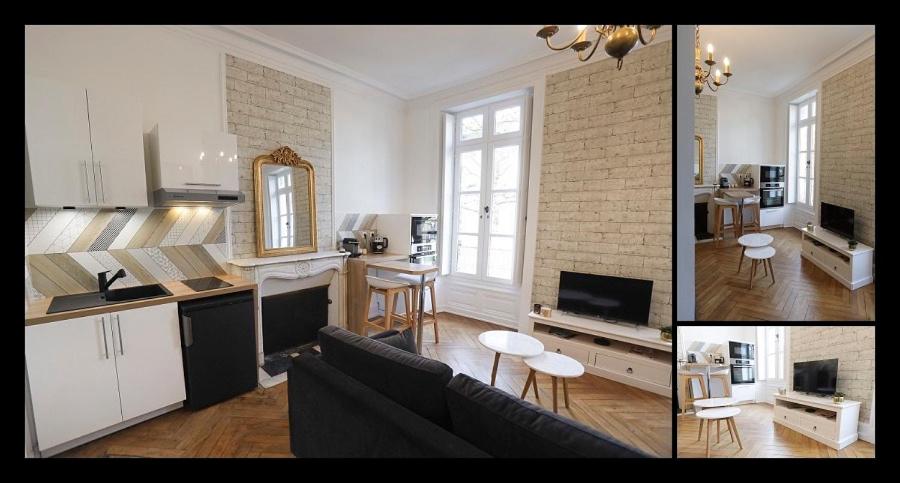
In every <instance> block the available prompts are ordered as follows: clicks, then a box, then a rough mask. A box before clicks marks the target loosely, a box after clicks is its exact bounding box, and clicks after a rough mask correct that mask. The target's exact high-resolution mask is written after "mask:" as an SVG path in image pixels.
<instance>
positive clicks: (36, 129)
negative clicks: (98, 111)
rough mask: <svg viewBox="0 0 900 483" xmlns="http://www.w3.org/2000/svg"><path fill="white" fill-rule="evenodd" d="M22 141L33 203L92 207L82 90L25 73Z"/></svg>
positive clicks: (87, 134)
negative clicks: (24, 147) (28, 167)
mask: <svg viewBox="0 0 900 483" xmlns="http://www.w3.org/2000/svg"><path fill="white" fill-rule="evenodd" d="M25 142H26V147H27V150H28V155H27V159H28V163H29V165H30V169H31V183H32V189H33V193H34V204H35V206H48V207H60V206H95V205H96V203H97V199H96V196H95V193H94V171H93V166H92V165H91V133H90V127H89V125H88V111H87V99H86V95H85V90H84V89H82V88H80V87H75V86H70V85H67V84H64V83H61V82H58V81H55V80H52V79H44V78H40V77H30V76H26V77H25Z"/></svg>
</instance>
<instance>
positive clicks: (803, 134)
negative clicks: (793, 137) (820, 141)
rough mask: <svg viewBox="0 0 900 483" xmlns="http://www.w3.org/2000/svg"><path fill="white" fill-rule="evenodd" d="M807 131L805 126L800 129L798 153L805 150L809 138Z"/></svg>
mask: <svg viewBox="0 0 900 483" xmlns="http://www.w3.org/2000/svg"><path fill="white" fill-rule="evenodd" d="M807 129H809V128H808V127H807V126H803V127H801V128H800V139H799V141H800V147H799V150H800V151H806V150H807V146H808V144H807V141H809V138H808V137H807V136H808V134H809V133H807Z"/></svg>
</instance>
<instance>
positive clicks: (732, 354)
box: [728, 340, 756, 364]
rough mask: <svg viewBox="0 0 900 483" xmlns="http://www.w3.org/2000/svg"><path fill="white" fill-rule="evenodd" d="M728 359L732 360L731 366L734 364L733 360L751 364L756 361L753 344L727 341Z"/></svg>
mask: <svg viewBox="0 0 900 483" xmlns="http://www.w3.org/2000/svg"><path fill="white" fill-rule="evenodd" d="M728 357H729V358H730V359H732V364H734V363H735V362H734V360H746V361H750V362H753V361H754V360H756V348H755V347H754V346H753V344H749V343H747V342H735V341H733V340H731V341H728Z"/></svg>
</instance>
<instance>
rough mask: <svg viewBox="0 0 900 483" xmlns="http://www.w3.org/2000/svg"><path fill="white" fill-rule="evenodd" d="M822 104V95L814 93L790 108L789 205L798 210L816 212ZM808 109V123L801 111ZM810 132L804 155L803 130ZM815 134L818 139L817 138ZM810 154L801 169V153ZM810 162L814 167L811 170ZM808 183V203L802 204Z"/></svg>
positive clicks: (806, 200)
mask: <svg viewBox="0 0 900 483" xmlns="http://www.w3.org/2000/svg"><path fill="white" fill-rule="evenodd" d="M817 101H818V93H817V92H816V91H813V92H811V93H809V94H807V95H805V96H803V98H801V99H800V100H797V101H794V102H792V103H791V104H790V113H789V116H790V126H791V132H790V141H789V149H790V160H791V162H790V163H789V164H790V166H789V171H790V172H791V173H790V183H791V186H789V187H788V203H793V204H794V205H795V206H797V207H798V208H800V209H802V210H804V211H808V212H814V211H815V206H816V205H815V203H816V201H817V200H818V196H816V185H817V184H818V183H816V180H817V176H816V164H817V163H818V161H819V160H818V153H819V150H818V142H819V137H820V136H821V133H820V132H819V128H818V118H819V111H820V110H821V106H820V105H819V103H818V102H817ZM813 104H815V108H816V109H815V112H813ZM804 106H806V108H807V112H808V113H809V115H808V116H807V118H806V119H803V120H801V119H800V109H801V108H802V107H804ZM804 127H805V128H806V148H807V149H806V150H805V151H800V130H801V129H802V128H804ZM813 133H815V135H813ZM801 152H805V153H807V158H806V159H807V162H806V165H805V166H801V165H800V153H801ZM810 162H811V163H812V166H810ZM801 178H802V179H805V180H806V189H805V192H804V193H803V194H804V198H805V201H800V192H799V186H800V182H799V180H800V179H801Z"/></svg>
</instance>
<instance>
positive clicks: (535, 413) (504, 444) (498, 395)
mask: <svg viewBox="0 0 900 483" xmlns="http://www.w3.org/2000/svg"><path fill="white" fill-rule="evenodd" d="M446 392H447V406H448V408H449V410H450V419H451V421H452V423H453V432H454V433H455V434H456V435H457V436H459V437H461V438H463V439H465V440H466V441H468V442H470V443H472V444H473V445H475V446H477V447H479V448H481V449H482V450H484V451H486V452H487V453H489V454H491V455H493V456H496V457H501V458H566V457H569V458H578V457H581V458H636V457H647V456H648V455H646V454H644V453H643V452H641V451H639V450H637V449H635V448H632V447H630V446H628V445H626V444H624V443H621V442H619V441H616V440H615V439H613V438H612V437H610V436H608V435H606V434H603V433H601V432H599V431H597V430H595V429H593V428H590V427H588V426H585V425H583V424H581V423H579V422H577V421H573V420H570V419H566V418H563V417H562V416H559V415H558V414H555V413H553V412H550V411H547V410H546V409H543V408H541V407H538V406H536V405H534V404H532V403H530V402H528V401H525V400H522V399H519V398H518V397H516V396H513V395H510V394H507V393H505V392H503V391H501V390H500V389H497V388H495V387H491V386H488V385H487V384H484V383H482V382H481V381H478V380H476V379H473V378H471V377H469V376H467V375H465V374H457V375H456V377H454V378H453V380H452V381H450V384H449V385H448V386H447V388H446Z"/></svg>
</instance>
